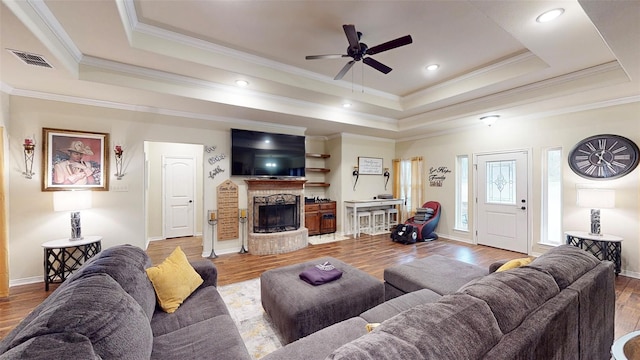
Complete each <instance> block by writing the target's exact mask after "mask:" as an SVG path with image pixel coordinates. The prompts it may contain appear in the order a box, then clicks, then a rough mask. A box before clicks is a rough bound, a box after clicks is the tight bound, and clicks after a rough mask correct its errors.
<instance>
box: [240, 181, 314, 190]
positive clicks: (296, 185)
mask: <svg viewBox="0 0 640 360" xmlns="http://www.w3.org/2000/svg"><path fill="white" fill-rule="evenodd" d="M245 182H246V183H247V185H248V189H249V190H281V189H288V190H291V189H304V183H306V182H307V180H304V179H247V180H245Z"/></svg>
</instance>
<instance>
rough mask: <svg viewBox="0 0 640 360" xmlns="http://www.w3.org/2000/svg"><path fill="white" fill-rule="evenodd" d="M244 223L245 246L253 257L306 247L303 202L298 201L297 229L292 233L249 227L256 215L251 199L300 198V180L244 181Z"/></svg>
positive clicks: (302, 185)
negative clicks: (277, 196) (245, 232)
mask: <svg viewBox="0 0 640 360" xmlns="http://www.w3.org/2000/svg"><path fill="white" fill-rule="evenodd" d="M245 182H246V183H247V201H248V202H249V204H248V205H249V206H248V214H247V217H248V221H247V222H248V224H249V226H248V227H249V229H248V230H249V231H248V234H247V246H248V248H249V252H250V253H251V254H254V255H271V254H283V253H288V252H291V251H295V250H299V249H302V248H305V247H306V246H307V245H308V244H309V241H308V233H309V232H308V230H307V228H306V227H305V224H304V201H299V202H298V206H297V207H298V209H297V212H298V219H299V223H300V226H299V228H297V229H295V230H290V231H280V232H271V233H256V232H254V226H253V224H256V223H258V222H257V218H256V217H257V216H259V214H257V213H256V211H255V206H254V198H255V197H268V196H272V195H279V194H288V195H292V196H299V198H300V199H303V198H304V183H305V182H306V180H304V179H298V178H295V179H247V180H245Z"/></svg>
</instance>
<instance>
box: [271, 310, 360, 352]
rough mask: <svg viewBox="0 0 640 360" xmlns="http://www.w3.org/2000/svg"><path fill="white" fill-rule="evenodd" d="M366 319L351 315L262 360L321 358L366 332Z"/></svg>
mask: <svg viewBox="0 0 640 360" xmlns="http://www.w3.org/2000/svg"><path fill="white" fill-rule="evenodd" d="M366 325H367V323H366V321H364V320H363V319H362V318H360V317H357V316H356V317H352V318H350V319H347V320H344V321H341V322H339V323H337V324H333V325H331V326H327V327H326V328H324V329H322V330H319V331H316V332H314V333H313V334H311V335H309V336H306V337H303V338H301V339H298V340H296V341H294V342H292V343H290V344H288V345H287V346H285V347H282V348H280V349H278V350H276V351H274V352H272V353H270V354H268V355H267V356H265V357H263V358H262V360H291V359H304V360H322V359H324V358H326V357H327V356H328V355H329V354H331V352H333V351H334V350H335V349H337V348H339V347H340V346H342V345H344V344H346V343H348V342H350V341H352V340H355V339H357V338H359V337H360V336H362V335H364V334H366V333H367V331H366Z"/></svg>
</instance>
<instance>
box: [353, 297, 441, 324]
mask: <svg viewBox="0 0 640 360" xmlns="http://www.w3.org/2000/svg"><path fill="white" fill-rule="evenodd" d="M441 297H442V295H440V294H437V293H435V292H433V291H431V290H429V289H422V290H418V291H414V292H410V293H407V294H404V295H402V296H398V297H397V298H394V299H391V300H387V301H385V302H383V303H382V304H380V305H378V306H376V307H374V308H371V309H369V310H367V311H365V312H363V313H362V314H360V317H361V318H363V319H364V320H366V321H367V322H370V323H381V322H383V321H385V320H387V319H389V318H391V317H393V316H396V315H398V314H400V313H401V312H403V311H405V310H409V309H411V308H412V307H414V306H416V305H420V304H426V303H429V302H436V301H438V300H439V299H440V298H441Z"/></svg>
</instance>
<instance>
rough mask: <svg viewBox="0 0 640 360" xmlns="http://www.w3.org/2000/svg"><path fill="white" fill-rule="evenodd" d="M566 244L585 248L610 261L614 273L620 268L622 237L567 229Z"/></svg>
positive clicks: (599, 257) (618, 271) (617, 272)
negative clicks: (613, 266)
mask: <svg viewBox="0 0 640 360" xmlns="http://www.w3.org/2000/svg"><path fill="white" fill-rule="evenodd" d="M564 234H565V236H566V237H567V244H569V245H573V246H577V247H579V248H581V249H584V250H587V251H589V252H590V253H592V254H593V255H595V256H596V257H597V258H598V259H600V260H608V261H612V262H613V264H614V265H615V271H616V275H618V274H620V271H621V268H622V240H623V239H622V238H621V237H619V236H615V235H607V234H602V235H591V234H589V233H588V232H586V231H567V232H565V233H564Z"/></svg>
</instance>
